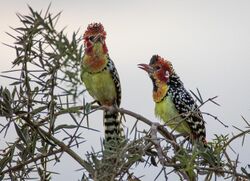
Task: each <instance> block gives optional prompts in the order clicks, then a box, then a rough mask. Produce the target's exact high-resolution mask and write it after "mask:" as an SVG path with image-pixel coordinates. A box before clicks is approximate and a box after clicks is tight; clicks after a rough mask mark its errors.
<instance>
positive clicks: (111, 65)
mask: <svg viewBox="0 0 250 181" xmlns="http://www.w3.org/2000/svg"><path fill="white" fill-rule="evenodd" d="M108 59H109V61H108V65H107V68H108V70H109V71H110V73H111V75H112V78H113V80H114V83H115V88H116V94H117V99H116V104H117V106H118V107H119V106H120V104H121V94H122V92H121V84H120V78H119V75H118V72H117V70H116V68H115V65H114V62H113V61H112V60H111V59H110V58H108Z"/></svg>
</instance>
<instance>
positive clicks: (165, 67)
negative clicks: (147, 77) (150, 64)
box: [156, 56, 173, 82]
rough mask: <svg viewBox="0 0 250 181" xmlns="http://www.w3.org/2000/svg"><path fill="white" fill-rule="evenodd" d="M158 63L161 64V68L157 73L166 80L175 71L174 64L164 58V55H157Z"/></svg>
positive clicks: (159, 77)
mask: <svg viewBox="0 0 250 181" xmlns="http://www.w3.org/2000/svg"><path fill="white" fill-rule="evenodd" d="M156 65H159V66H160V70H158V72H157V73H156V75H157V77H158V79H160V80H161V81H164V82H166V81H167V80H168V78H169V76H170V75H171V74H172V73H173V68H172V64H171V63H170V62H169V61H167V60H164V59H163V58H162V57H160V56H157V61H156Z"/></svg>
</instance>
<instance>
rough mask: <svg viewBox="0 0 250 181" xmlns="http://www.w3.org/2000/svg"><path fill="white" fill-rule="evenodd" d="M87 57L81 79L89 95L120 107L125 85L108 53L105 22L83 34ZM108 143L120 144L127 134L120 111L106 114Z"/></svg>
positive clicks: (93, 26) (108, 104) (84, 58)
mask: <svg viewBox="0 0 250 181" xmlns="http://www.w3.org/2000/svg"><path fill="white" fill-rule="evenodd" d="M83 39H84V48H85V52H84V56H83V60H82V63H81V80H82V81H83V83H84V85H85V86H86V89H87V91H88V92H89V94H90V95H91V96H92V97H93V98H94V99H95V100H96V101H97V102H98V104H99V105H102V106H109V107H113V108H114V107H119V106H120V103H121V85H120V80H119V75H118V72H117V70H116V68H115V65H114V63H113V61H112V60H111V59H110V57H109V54H108V48H107V46H106V43H105V39H106V32H105V30H104V27H103V25H102V24H101V23H92V24H89V25H88V27H87V30H86V31H85V33H84V35H83ZM104 125H105V142H108V141H110V140H113V141H117V140H119V139H120V138H121V137H122V135H123V129H122V126H121V121H120V119H119V114H118V112H116V111H114V109H113V111H112V109H110V111H104Z"/></svg>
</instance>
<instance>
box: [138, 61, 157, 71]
mask: <svg viewBox="0 0 250 181" xmlns="http://www.w3.org/2000/svg"><path fill="white" fill-rule="evenodd" d="M138 68H140V69H142V70H145V71H146V72H148V73H153V71H154V69H153V67H152V66H150V65H148V64H144V63H141V64H138Z"/></svg>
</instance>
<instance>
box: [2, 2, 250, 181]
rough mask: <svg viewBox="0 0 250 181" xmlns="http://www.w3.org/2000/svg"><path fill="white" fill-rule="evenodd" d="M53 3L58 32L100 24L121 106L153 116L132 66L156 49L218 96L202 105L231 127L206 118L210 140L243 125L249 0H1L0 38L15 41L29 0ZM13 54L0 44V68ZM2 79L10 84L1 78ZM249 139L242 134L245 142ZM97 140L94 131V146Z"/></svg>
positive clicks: (147, 87) (194, 83) (143, 78)
mask: <svg viewBox="0 0 250 181" xmlns="http://www.w3.org/2000/svg"><path fill="white" fill-rule="evenodd" d="M50 2H52V7H51V10H52V12H54V13H57V12H59V11H63V13H62V16H61V18H60V21H59V26H58V30H60V29H61V28H63V27H65V26H66V27H67V28H66V32H69V34H70V33H72V32H73V31H77V30H78V29H79V28H80V30H81V31H82V32H84V30H85V29H86V27H87V25H88V24H89V23H91V22H101V23H102V24H103V25H104V27H105V30H106V32H107V46H108V49H109V54H110V56H111V58H112V59H113V61H114V62H115V65H116V67H117V69H118V71H119V74H120V79H121V84H122V93H123V95H122V105H121V106H122V107H124V108H126V109H129V110H133V111H135V112H137V113H140V114H143V115H144V116H146V117H147V118H149V119H151V120H154V121H158V120H157V119H156V118H155V117H154V111H153V110H154V103H153V100H152V96H151V93H152V83H151V80H150V79H149V78H148V76H147V75H146V74H145V72H143V71H141V70H139V69H138V68H137V64H138V63H148V62H149V60H150V58H151V56H152V55H153V54H159V55H161V56H162V57H164V58H167V59H168V60H169V61H171V62H172V63H173V66H174V68H175V70H176V72H177V73H178V74H179V76H180V77H181V79H182V81H183V82H184V84H185V87H186V88H187V89H191V90H193V91H195V89H196V88H199V90H200V91H201V93H202V95H203V98H204V99H206V98H209V97H213V96H217V95H218V96H219V98H218V99H217V102H218V103H219V104H220V105H221V107H217V106H215V105H213V104H208V105H206V106H204V107H203V108H202V111H205V112H209V113H212V114H215V115H217V116H218V117H219V118H220V119H221V120H222V121H223V122H224V123H225V124H227V125H229V126H230V128H229V129H226V128H224V127H223V126H222V125H221V124H220V123H218V122H217V121H215V120H214V119H212V118H209V117H206V122H207V124H206V127H207V135H208V140H210V139H212V138H214V134H221V133H223V134H226V133H227V134H231V132H232V131H233V129H232V125H235V126H238V127H243V126H245V125H244V123H243V121H242V119H241V115H242V116H244V117H245V118H246V119H247V120H250V101H249V100H250V71H249V68H250V21H249V18H250V1H248V0H219V1H218V0H189V1H184V0H172V1H171V0H159V1H153V0H127V1H118V0H105V1H101V0H99V1H98V0H89V1H85V0H72V1H66V0H43V1H38V0H32V1H31V0H30V1H29V0H8V1H3V0H2V1H1V2H0V17H1V24H0V42H5V43H12V42H13V41H12V39H11V38H9V37H8V36H7V35H6V34H5V32H6V31H8V32H9V31H10V28H9V26H12V27H16V26H18V25H19V22H18V19H17V17H16V16H15V13H17V12H19V13H21V14H27V13H28V8H27V4H29V5H30V6H31V7H33V9H35V10H40V9H44V10H45V9H46V8H47V6H48V4H49V3H50ZM14 56H15V52H14V51H13V50H12V49H10V48H8V47H6V46H4V45H2V44H1V45H0V61H1V63H0V71H3V70H9V69H10V68H11V62H12V61H13V59H14ZM0 83H1V84H2V85H4V86H7V85H8V82H6V81H5V80H4V79H3V78H0ZM100 116H101V114H100ZM131 124H133V123H131ZM129 125H130V124H129V123H128V126H129ZM91 126H92V127H94V126H95V125H91ZM99 128H100V129H101V130H102V127H101V126H99ZM99 136H101V134H99ZM249 141H250V139H249V138H247V139H246V143H247V142H249ZM99 142H100V141H99V138H98V137H97V139H96V143H93V144H99ZM239 145H240V143H238V144H236V143H235V146H236V148H237V147H238V148H237V149H238V150H239V151H241V152H240V153H241V154H242V155H241V157H240V160H244V161H245V163H250V157H249V155H248V153H246V152H249V150H250V146H249V145H248V146H246V145H247V144H246V145H245V146H244V147H243V148H240V146H239ZM89 150H90V149H89ZM234 157H235V158H236V155H234ZM61 169H62V170H58V171H60V172H62V174H61V175H60V176H57V177H56V179H55V180H62V178H64V179H65V178H67V177H68V178H71V179H74V180H77V178H79V174H75V172H74V170H73V169H72V173H73V172H74V174H73V176H72V175H70V174H69V173H65V172H64V170H69V169H71V167H67V166H62V167H61ZM63 169H64V170H63ZM74 169H77V167H74ZM156 174H157V173H156ZM152 178H154V177H152V176H151V177H150V176H148V177H146V178H145V179H143V180H151V179H152Z"/></svg>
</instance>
